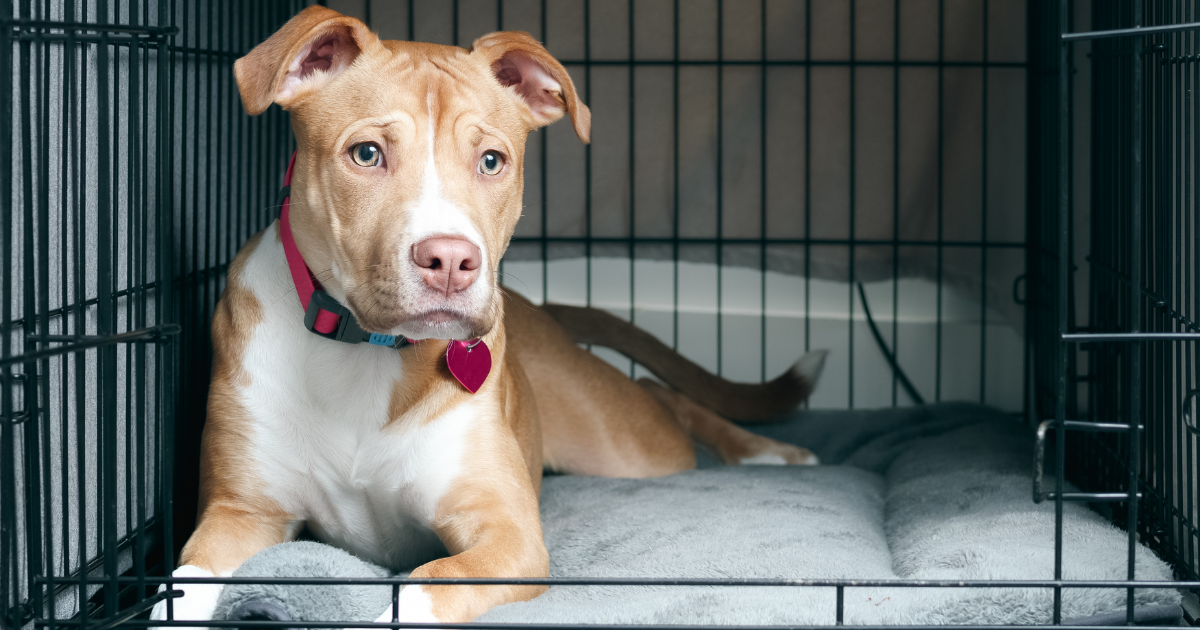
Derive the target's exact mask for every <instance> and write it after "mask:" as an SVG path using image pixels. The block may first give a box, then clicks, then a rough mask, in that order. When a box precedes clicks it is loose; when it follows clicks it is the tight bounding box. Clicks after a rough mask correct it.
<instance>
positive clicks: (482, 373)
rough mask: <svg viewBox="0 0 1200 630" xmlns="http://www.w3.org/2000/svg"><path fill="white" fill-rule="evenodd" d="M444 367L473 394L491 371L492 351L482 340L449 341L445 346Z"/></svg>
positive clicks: (481, 385)
mask: <svg viewBox="0 0 1200 630" xmlns="http://www.w3.org/2000/svg"><path fill="white" fill-rule="evenodd" d="M446 367H448V368H450V373H451V374H453V375H454V378H456V379H458V382H459V383H462V386H463V387H466V388H467V391H469V392H471V393H472V394H474V393H475V392H477V391H479V388H480V387H483V382H484V381H486V380H487V377H488V373H489V372H491V371H492V351H491V350H489V349H488V346H487V344H486V343H484V342H483V340H482V339H476V340H475V341H472V342H467V341H451V342H450V343H448V344H446Z"/></svg>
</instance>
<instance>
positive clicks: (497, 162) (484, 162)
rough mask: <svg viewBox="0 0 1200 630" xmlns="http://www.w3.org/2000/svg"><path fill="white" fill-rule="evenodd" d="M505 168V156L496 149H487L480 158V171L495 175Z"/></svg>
mask: <svg viewBox="0 0 1200 630" xmlns="http://www.w3.org/2000/svg"><path fill="white" fill-rule="evenodd" d="M502 168H504V157H502V156H501V155H500V154H499V153H497V152H496V151H486V152H484V154H483V157H481V158H479V172H480V173H483V174H484V175H495V174H496V173H499V172H500V169H502Z"/></svg>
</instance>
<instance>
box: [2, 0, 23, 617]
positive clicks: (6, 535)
mask: <svg viewBox="0 0 1200 630" xmlns="http://www.w3.org/2000/svg"><path fill="white" fill-rule="evenodd" d="M11 22H12V4H11V3H9V2H3V3H0V23H3V28H0V65H2V66H3V67H5V68H12V36H13V33H12V29H11V28H9V24H11ZM12 101H13V91H12V72H4V73H0V146H3V147H5V150H3V151H0V207H3V208H4V211H3V212H0V260H12V256H13V246H12V214H13V213H12V162H13V160H12V150H11V147H12V124H11V122H12V105H13V103H12ZM0 288H2V289H3V290H2V291H0V294H3V295H4V296H5V298H4V299H3V300H0V354H3V355H6V356H7V355H8V354H9V353H10V352H11V350H10V347H11V345H12V342H11V334H10V325H9V322H11V321H12V302H11V300H9V299H8V297H7V296H10V295H12V266H11V265H4V271H3V273H2V274H0ZM11 386H12V371H11V370H10V369H9V368H8V367H7V366H0V387H2V388H3V391H0V453H11V452H13V446H14V438H13V432H14V431H15V430H16V429H15V428H14V425H13V424H12V423H11V422H10V421H9V418H11V417H12V413H13V401H12V390H11V389H10V388H11ZM16 493H17V490H16V462H15V461H14V460H13V458H11V457H7V456H5V457H2V458H0V558H2V560H0V619H3V620H4V621H5V623H6V624H8V625H10V626H13V627H16V626H19V625H21V624H20V623H19V621H18V620H17V619H15V616H16V615H17V614H18V611H17V610H16V605H17V603H18V600H19V599H20V594H19V593H18V592H17V586H16V570H17V559H16V558H17V553H16V550H17V541H16V535H17V531H16V523H15V522H13V521H14V520H15V518H16Z"/></svg>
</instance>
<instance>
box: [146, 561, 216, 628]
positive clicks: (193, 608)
mask: <svg viewBox="0 0 1200 630" xmlns="http://www.w3.org/2000/svg"><path fill="white" fill-rule="evenodd" d="M171 577H177V578H201V577H215V576H214V575H213V574H212V573H209V572H208V571H205V570H204V569H201V568H200V567H194V566H192V565H190V564H189V565H184V566H182V567H179V568H178V569H175V572H174V573H172V574H171ZM174 587H175V589H176V590H180V591H183V592H184V595H183V597H176V598H175V599H172V600H170V601H171V602H172V607H173V609H174V611H173V613H174V614H173V617H174V619H175V621H208V620H209V619H212V614H213V609H214V608H216V607H217V597H219V596H220V595H221V588H222V585H221V584H175V585H174ZM166 589H167V585H166V584H163V585H162V586H160V587H158V592H160V593H161V592H163V591H165V590H166ZM167 601H168V600H165V599H164V600H163V601H161V602H158V603H157V604H155V605H154V609H153V610H151V611H150V619H151V620H153V621H166V620H167Z"/></svg>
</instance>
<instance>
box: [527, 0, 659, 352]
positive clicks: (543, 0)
mask: <svg viewBox="0 0 1200 630" xmlns="http://www.w3.org/2000/svg"><path fill="white" fill-rule="evenodd" d="M542 2H545V0H542ZM671 29H672V30H671V33H672V37H673V39H672V41H671V58H672V60H673V61H674V63H673V64H672V66H671V107H672V110H673V112H674V113H673V116H672V119H671V125H672V129H671V134H672V135H671V178H672V179H671V193H672V194H671V239H670V243H671V261H672V265H671V349H672V350H675V351H678V350H679V0H674V3H673V5H672V7H671Z"/></svg>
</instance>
